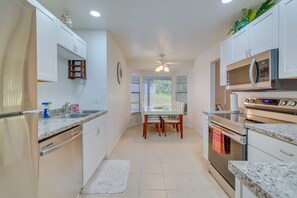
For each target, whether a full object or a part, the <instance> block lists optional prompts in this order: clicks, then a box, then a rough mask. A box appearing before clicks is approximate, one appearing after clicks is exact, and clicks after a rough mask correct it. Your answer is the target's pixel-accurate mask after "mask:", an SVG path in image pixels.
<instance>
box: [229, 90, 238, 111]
mask: <svg viewBox="0 0 297 198" xmlns="http://www.w3.org/2000/svg"><path fill="white" fill-rule="evenodd" d="M230 103H231V104H230V107H231V109H230V110H231V112H237V111H238V95H237V94H236V93H232V94H230Z"/></svg>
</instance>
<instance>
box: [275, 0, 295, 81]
mask: <svg viewBox="0 0 297 198" xmlns="http://www.w3.org/2000/svg"><path fill="white" fill-rule="evenodd" d="M279 6H280V18H279V19H280V21H279V23H280V24H279V28H280V29H279V60H280V62H279V77H280V78H282V79H285V78H297V36H296V35H297V22H296V18H297V0H282V1H281V2H280V3H279Z"/></svg>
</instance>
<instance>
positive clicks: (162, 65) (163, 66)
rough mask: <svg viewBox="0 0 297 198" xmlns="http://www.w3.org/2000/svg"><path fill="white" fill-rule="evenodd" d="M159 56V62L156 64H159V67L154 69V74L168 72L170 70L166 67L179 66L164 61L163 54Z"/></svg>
mask: <svg viewBox="0 0 297 198" xmlns="http://www.w3.org/2000/svg"><path fill="white" fill-rule="evenodd" d="M159 56H160V60H158V61H156V62H157V63H159V64H160V65H159V66H157V67H156V69H155V72H160V71H164V72H169V71H170V70H169V68H168V65H176V64H179V63H173V62H167V61H165V54H160V55H159Z"/></svg>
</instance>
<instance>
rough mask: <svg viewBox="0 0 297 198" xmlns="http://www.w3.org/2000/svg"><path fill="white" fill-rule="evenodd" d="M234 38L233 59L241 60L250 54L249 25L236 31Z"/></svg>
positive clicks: (234, 60) (235, 60)
mask: <svg viewBox="0 0 297 198" xmlns="http://www.w3.org/2000/svg"><path fill="white" fill-rule="evenodd" d="M231 38H232V40H233V41H232V43H233V45H232V60H233V62H237V61H240V60H242V59H245V58H247V57H249V56H250V41H249V39H250V37H249V26H246V27H245V28H243V29H242V30H240V31H238V32H236V33H235V34H234V35H233V37H231Z"/></svg>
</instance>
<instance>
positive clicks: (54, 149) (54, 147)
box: [40, 131, 81, 156]
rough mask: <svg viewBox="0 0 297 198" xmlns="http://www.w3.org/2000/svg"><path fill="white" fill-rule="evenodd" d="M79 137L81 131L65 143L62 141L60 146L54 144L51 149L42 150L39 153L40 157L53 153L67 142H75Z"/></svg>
mask: <svg viewBox="0 0 297 198" xmlns="http://www.w3.org/2000/svg"><path fill="white" fill-rule="evenodd" d="M80 135H81V131H79V132H78V133H76V134H74V135H73V136H72V137H71V138H69V139H68V140H66V141H64V142H62V143H60V144H56V145H54V146H51V147H49V148H47V149H44V150H42V151H41V152H40V156H45V155H47V154H50V153H51V152H54V151H56V150H58V149H60V148H62V147H63V146H64V145H65V144H68V143H69V142H72V141H73V140H75V139H76V138H77V137H78V136H80ZM49 145H53V143H52V144H49Z"/></svg>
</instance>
